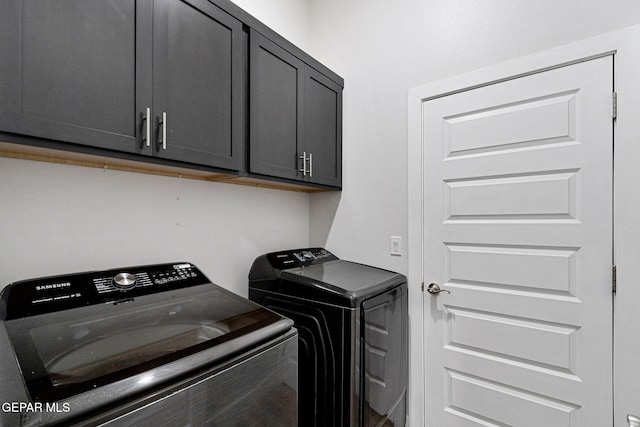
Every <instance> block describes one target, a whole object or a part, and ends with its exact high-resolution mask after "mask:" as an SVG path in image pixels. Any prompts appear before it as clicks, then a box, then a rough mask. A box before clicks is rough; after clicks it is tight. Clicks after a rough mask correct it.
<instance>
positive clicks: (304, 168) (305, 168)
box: [298, 151, 307, 176]
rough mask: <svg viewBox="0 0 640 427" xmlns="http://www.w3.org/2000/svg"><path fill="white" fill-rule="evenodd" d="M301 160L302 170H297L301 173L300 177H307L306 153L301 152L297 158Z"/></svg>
mask: <svg viewBox="0 0 640 427" xmlns="http://www.w3.org/2000/svg"><path fill="white" fill-rule="evenodd" d="M298 158H299V159H300V160H302V169H298V172H302V176H306V175H307V152H306V151H303V152H302V156H300V157H298Z"/></svg>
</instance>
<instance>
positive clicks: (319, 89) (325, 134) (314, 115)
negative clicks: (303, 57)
mask: <svg viewBox="0 0 640 427" xmlns="http://www.w3.org/2000/svg"><path fill="white" fill-rule="evenodd" d="M305 71H306V72H305V88H304V107H303V110H304V113H303V118H304V133H303V138H302V141H303V144H302V147H303V151H304V152H306V153H307V156H310V160H309V162H308V167H309V168H310V170H309V175H308V176H307V180H308V181H310V182H314V183H317V184H324V185H331V186H334V187H340V186H341V185H342V87H341V86H340V85H338V84H337V83H335V82H334V81H332V80H330V79H329V78H327V77H326V76H324V75H323V74H320V73H319V72H318V71H316V70H315V69H313V68H311V67H306V70H305Z"/></svg>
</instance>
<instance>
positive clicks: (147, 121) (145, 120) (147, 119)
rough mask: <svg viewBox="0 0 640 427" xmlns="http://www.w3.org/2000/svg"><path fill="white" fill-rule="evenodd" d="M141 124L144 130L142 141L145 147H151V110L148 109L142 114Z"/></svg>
mask: <svg viewBox="0 0 640 427" xmlns="http://www.w3.org/2000/svg"><path fill="white" fill-rule="evenodd" d="M142 124H143V126H144V129H145V131H144V136H143V137H142V141H144V142H145V144H146V146H147V147H151V108H149V107H147V109H146V111H145V112H144V113H142Z"/></svg>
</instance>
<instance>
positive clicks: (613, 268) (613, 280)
mask: <svg viewBox="0 0 640 427" xmlns="http://www.w3.org/2000/svg"><path fill="white" fill-rule="evenodd" d="M616 270H617V268H616V266H615V265H612V266H611V290H612V291H613V293H614V294H615V293H616V288H617V285H618V284H617V281H618V277H617V276H618V274H617V271H616Z"/></svg>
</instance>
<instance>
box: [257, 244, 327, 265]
mask: <svg viewBox="0 0 640 427" xmlns="http://www.w3.org/2000/svg"><path fill="white" fill-rule="evenodd" d="M267 258H268V259H269V262H270V263H271V266H272V267H273V268H276V269H278V270H285V269H288V268H297V267H305V266H308V265H315V264H321V263H324V262H328V261H335V260H337V259H338V257H336V256H335V255H333V254H332V253H331V252H329V251H328V250H326V249H324V248H308V249H294V250H289V251H282V252H272V253H270V254H267Z"/></svg>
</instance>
